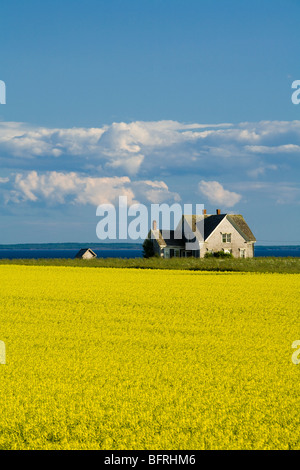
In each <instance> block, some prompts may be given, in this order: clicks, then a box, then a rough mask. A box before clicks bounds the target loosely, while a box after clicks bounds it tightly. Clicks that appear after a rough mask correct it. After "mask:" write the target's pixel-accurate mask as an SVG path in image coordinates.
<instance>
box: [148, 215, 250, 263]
mask: <svg viewBox="0 0 300 470" xmlns="http://www.w3.org/2000/svg"><path fill="white" fill-rule="evenodd" d="M163 232H164V231H163ZM163 232H162V231H161V230H159V229H158V228H157V227H156V222H155V221H154V222H153V228H152V229H151V230H150V232H149V234H148V239H149V240H151V241H152V244H153V249H154V253H157V254H158V255H159V256H161V257H162V258H172V257H191V256H193V257H195V258H204V256H205V255H206V253H216V252H220V251H223V252H224V253H231V254H232V255H233V256H234V257H235V258H252V257H253V256H254V243H255V242H256V238H255V237H254V235H253V233H252V232H251V230H250V228H249V226H248V225H247V223H246V221H245V219H244V217H243V216H242V215H237V214H234V215H233V214H221V211H220V209H217V211H216V214H214V215H210V214H206V211H203V215H201V216H196V215H183V216H182V219H181V221H180V222H179V224H178V226H177V227H176V229H175V230H169V231H168V232H167V236H163V235H165V234H164V233H163Z"/></svg>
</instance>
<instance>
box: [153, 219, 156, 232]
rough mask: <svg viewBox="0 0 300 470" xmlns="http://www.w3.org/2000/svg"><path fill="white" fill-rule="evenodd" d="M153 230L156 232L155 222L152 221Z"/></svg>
mask: <svg viewBox="0 0 300 470" xmlns="http://www.w3.org/2000/svg"><path fill="white" fill-rule="evenodd" d="M153 230H156V220H153Z"/></svg>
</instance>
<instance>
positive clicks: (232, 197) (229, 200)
mask: <svg viewBox="0 0 300 470" xmlns="http://www.w3.org/2000/svg"><path fill="white" fill-rule="evenodd" d="M198 188H199V191H200V193H201V194H203V195H204V196H205V197H206V198H207V199H208V200H209V202H211V203H212V204H221V205H223V206H226V207H233V206H235V205H236V204H237V203H238V202H239V201H240V200H241V197H242V196H241V194H238V193H235V192H233V191H228V190H227V189H224V188H223V186H222V185H221V184H220V183H218V181H203V180H202V181H200V183H199V185H198Z"/></svg>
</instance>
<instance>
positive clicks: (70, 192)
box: [6, 171, 180, 206]
mask: <svg viewBox="0 0 300 470" xmlns="http://www.w3.org/2000/svg"><path fill="white" fill-rule="evenodd" d="M119 196H127V201H128V204H133V203H137V202H143V203H146V202H148V203H149V202H150V203H152V202H156V203H161V202H164V201H173V200H179V199H180V197H179V195H178V194H177V193H172V192H170V191H169V188H168V186H167V185H166V184H165V183H164V182H163V181H148V180H146V181H131V180H130V178H129V177H127V176H123V177H102V178H97V177H90V176H81V175H78V174H77V173H75V172H71V173H60V172H56V171H54V172H47V173H45V174H39V173H37V172H36V171H31V172H29V173H27V174H21V173H18V174H17V175H16V176H15V181H14V185H13V188H12V189H11V191H10V192H7V193H6V201H7V202H9V201H13V202H22V201H23V202H24V201H31V202H37V201H43V202H48V203H52V204H66V203H70V204H92V205H95V206H97V205H99V204H110V203H112V204H117V203H118V201H119Z"/></svg>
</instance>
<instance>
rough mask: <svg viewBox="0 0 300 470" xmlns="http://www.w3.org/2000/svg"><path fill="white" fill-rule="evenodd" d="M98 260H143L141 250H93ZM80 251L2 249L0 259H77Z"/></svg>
mask: <svg viewBox="0 0 300 470" xmlns="http://www.w3.org/2000/svg"><path fill="white" fill-rule="evenodd" d="M93 251H94V253H96V255H97V257H98V258H142V257H143V254H142V248H141V249H140V250H126V249H124V250H121V249H117V250H97V249H94V248H93ZM77 253H78V249H77V248H76V249H61V250H59V249H55V248H54V249H51V248H50V249H42V248H39V249H29V248H26V249H14V250H6V249H0V259H51V258H67V259H69V258H71V259H73V258H75V256H76V254H77Z"/></svg>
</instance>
